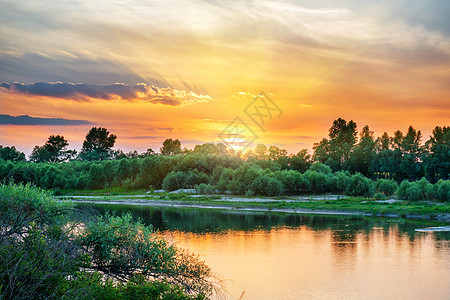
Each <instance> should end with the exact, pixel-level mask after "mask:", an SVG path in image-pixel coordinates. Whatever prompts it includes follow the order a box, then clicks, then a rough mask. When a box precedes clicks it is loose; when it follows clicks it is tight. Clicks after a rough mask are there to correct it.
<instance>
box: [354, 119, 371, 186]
mask: <svg viewBox="0 0 450 300" xmlns="http://www.w3.org/2000/svg"><path fill="white" fill-rule="evenodd" d="M374 154H375V139H374V137H373V131H370V129H369V126H368V125H366V126H364V128H363V129H362V131H361V133H360V140H359V143H358V144H357V145H356V146H355V147H354V148H353V151H352V152H351V153H350V157H349V160H348V161H347V165H348V169H349V170H350V171H351V172H353V173H355V172H359V173H361V174H363V175H365V176H367V177H368V176H371V175H372V174H371V173H372V170H371V169H372V168H371V167H372V159H373V157H374Z"/></svg>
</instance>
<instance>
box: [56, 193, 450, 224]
mask: <svg viewBox="0 0 450 300" xmlns="http://www.w3.org/2000/svg"><path fill="white" fill-rule="evenodd" d="M57 198H58V199H61V200H70V201H73V202H77V203H96V204H127V205H147V206H172V207H193V208H211V209H223V210H242V211H263V212H270V211H272V212H286V213H299V214H326V215H363V216H378V217H389V218H416V219H431V220H437V221H441V222H446V223H450V205H449V204H447V203H439V202H430V201H426V202H425V201H423V202H410V201H399V200H395V199H387V200H371V199H366V198H360V197H344V196H341V195H319V196H317V195H314V196H297V197H284V198H260V197H234V196H230V195H192V194H190V195H188V194H171V193H160V194H137V195H126V194H125V195H106V194H105V195H98V194H96V195H71V196H61V197H57Z"/></svg>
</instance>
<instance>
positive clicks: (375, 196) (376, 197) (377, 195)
mask: <svg viewBox="0 0 450 300" xmlns="http://www.w3.org/2000/svg"><path fill="white" fill-rule="evenodd" d="M373 198H374V199H376V200H383V199H386V197H385V196H384V194H383V193H380V192H378V193H375V195H373Z"/></svg>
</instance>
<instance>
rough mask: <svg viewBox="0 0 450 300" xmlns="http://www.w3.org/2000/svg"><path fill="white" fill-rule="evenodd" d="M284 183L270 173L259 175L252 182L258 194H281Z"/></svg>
mask: <svg viewBox="0 0 450 300" xmlns="http://www.w3.org/2000/svg"><path fill="white" fill-rule="evenodd" d="M283 189H284V188H283V183H281V181H279V180H278V179H276V178H274V177H270V176H268V175H259V176H258V177H256V178H255V180H254V181H253V182H252V184H251V187H250V189H249V190H251V191H252V192H253V193H254V194H256V195H262V196H279V195H281V194H282V193H283Z"/></svg>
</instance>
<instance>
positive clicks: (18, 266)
mask: <svg viewBox="0 0 450 300" xmlns="http://www.w3.org/2000/svg"><path fill="white" fill-rule="evenodd" d="M75 212H76V210H74V209H73V208H72V207H71V206H70V205H69V204H67V203H59V202H55V201H54V200H53V199H52V198H51V197H50V196H49V195H48V194H47V193H46V192H44V191H42V190H40V189H38V188H34V187H31V186H23V185H15V184H12V183H10V184H8V185H5V184H1V185H0V287H1V288H0V291H1V294H0V298H2V299H3V298H4V299H60V298H66V299H98V298H100V299H131V298H134V299H202V298H204V297H205V296H209V295H211V294H212V293H213V292H214V288H215V286H216V285H215V284H213V280H214V276H213V275H212V273H211V270H210V268H209V267H208V266H206V265H205V264H204V263H203V262H201V261H199V260H198V258H197V257H196V256H194V255H192V254H190V253H188V252H186V251H183V250H181V249H178V248H177V247H176V246H174V245H171V244H168V243H167V242H166V241H165V240H164V239H162V238H160V237H158V236H156V235H155V234H154V233H153V232H152V229H151V227H148V226H145V225H144V224H142V223H141V222H136V221H134V220H133V218H132V217H131V216H130V215H124V216H120V217H119V216H110V215H107V216H100V217H86V216H84V221H83V222H81V221H80V220H81V219H80V217H77V218H75ZM78 213H79V212H78Z"/></svg>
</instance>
